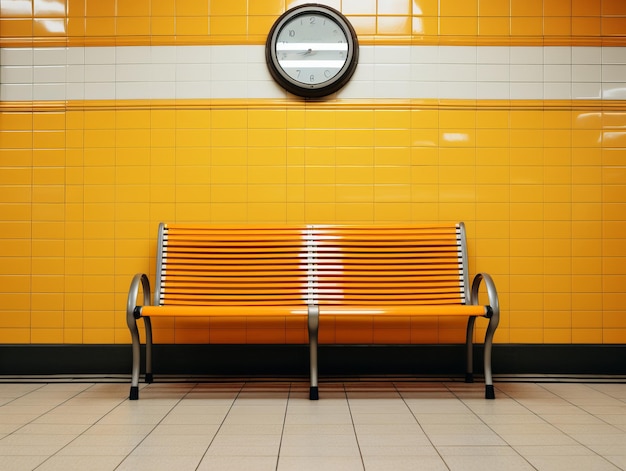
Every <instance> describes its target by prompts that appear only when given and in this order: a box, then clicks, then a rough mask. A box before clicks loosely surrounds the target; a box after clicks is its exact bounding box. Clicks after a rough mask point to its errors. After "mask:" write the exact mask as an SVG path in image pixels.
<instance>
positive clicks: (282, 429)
mask: <svg viewBox="0 0 626 471" xmlns="http://www.w3.org/2000/svg"><path fill="white" fill-rule="evenodd" d="M292 387H293V383H289V392H288V393H287V403H286V404H285V414H284V415H283V426H282V428H281V429H280V441H279V442H278V453H277V454H276V467H275V468H274V469H275V470H276V471H278V464H279V463H280V452H281V450H282V447H283V438H284V437H285V425H287V412H288V411H289V401H290V400H291V388H292Z"/></svg>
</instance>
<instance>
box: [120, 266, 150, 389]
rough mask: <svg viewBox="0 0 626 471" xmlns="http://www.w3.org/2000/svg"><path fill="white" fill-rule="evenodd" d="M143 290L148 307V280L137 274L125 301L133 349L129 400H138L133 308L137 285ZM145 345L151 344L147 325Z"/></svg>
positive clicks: (137, 344)
mask: <svg viewBox="0 0 626 471" xmlns="http://www.w3.org/2000/svg"><path fill="white" fill-rule="evenodd" d="M140 284H141V287H142V290H143V305H144V306H147V305H150V293H151V290H150V280H148V276H147V275H145V274H143V273H137V274H136V275H135V276H134V277H133V281H132V282H131V283H130V288H129V290H128V299H127V301H126V323H127V324H128V329H129V330H130V336H131V339H132V348H133V369H132V373H131V385H130V399H131V400H136V399H139V370H140V363H141V340H140V339H139V329H137V320H136V319H135V316H134V311H135V307H136V305H137V296H138V295H139V285H140ZM146 327H147V328H146V345H147V344H148V343H152V338H151V337H152V332H151V331H150V326H149V324H146Z"/></svg>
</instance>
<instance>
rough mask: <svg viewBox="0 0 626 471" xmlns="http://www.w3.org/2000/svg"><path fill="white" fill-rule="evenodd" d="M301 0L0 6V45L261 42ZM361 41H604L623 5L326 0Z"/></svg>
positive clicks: (612, 0) (624, 17)
mask: <svg viewBox="0 0 626 471" xmlns="http://www.w3.org/2000/svg"><path fill="white" fill-rule="evenodd" d="M301 3H302V2H301V1H299V0H263V1H261V0H250V1H248V0H228V1H221V0H220V1H212V2H209V1H206V2H202V1H195V0H177V1H175V0H133V1H132V2H131V1H127V0H45V1H44V0H5V1H3V2H1V3H0V44H2V45H4V46H19V45H21V46H24V45H32V44H33V43H35V44H36V45H70V46H82V45H112V44H117V45H149V44H153V45H158V44H220V43H223V44H242V43H247V44H263V43H265V38H266V36H267V31H269V29H270V27H271V25H272V23H273V22H274V20H275V19H276V17H277V16H278V15H280V14H281V13H282V12H284V11H285V10H286V9H288V8H291V7H292V6H295V5H298V4H301ZM324 3H325V4H328V5H330V6H333V7H335V8H336V9H338V10H341V11H342V12H343V13H344V14H345V15H346V16H347V17H348V18H349V20H350V21H351V23H352V24H353V25H354V27H355V30H356V32H357V34H358V35H359V40H360V41H361V43H363V44H371V43H374V42H383V41H384V42H394V41H399V42H403V43H406V42H407V41H413V42H415V43H416V44H443V43H453V44H460V43H470V44H476V43H479V44H516V45H519V44H545V45H559V44H567V45H569V44H571V43H572V42H574V43H576V44H586V45H601V44H610V43H611V42H612V41H613V39H614V38H619V37H620V36H623V34H624V31H625V29H626V4H625V3H624V2H623V1H622V0H534V1H531V0H507V1H503V0H393V1H392V0H387V1H376V0H367V1H365V0H327V1H325V2H324Z"/></svg>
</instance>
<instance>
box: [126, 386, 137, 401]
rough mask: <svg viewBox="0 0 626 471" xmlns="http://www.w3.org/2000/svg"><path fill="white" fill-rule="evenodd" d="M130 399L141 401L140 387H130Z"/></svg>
mask: <svg viewBox="0 0 626 471" xmlns="http://www.w3.org/2000/svg"><path fill="white" fill-rule="evenodd" d="M128 398H129V399H130V400H131V401H136V400H137V399H139V386H131V387H130V396H129V397H128Z"/></svg>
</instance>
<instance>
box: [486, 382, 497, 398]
mask: <svg viewBox="0 0 626 471" xmlns="http://www.w3.org/2000/svg"><path fill="white" fill-rule="evenodd" d="M495 398H496V392H495V390H494V389H493V384H486V385H485V399H495Z"/></svg>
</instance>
